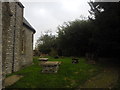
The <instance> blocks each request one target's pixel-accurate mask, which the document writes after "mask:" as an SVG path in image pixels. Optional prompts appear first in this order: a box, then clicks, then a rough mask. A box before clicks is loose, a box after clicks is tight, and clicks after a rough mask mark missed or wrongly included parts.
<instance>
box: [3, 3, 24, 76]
mask: <svg viewBox="0 0 120 90" xmlns="http://www.w3.org/2000/svg"><path fill="white" fill-rule="evenodd" d="M2 8H3V17H2V18H3V20H2V21H3V33H2V34H3V44H4V45H3V74H8V73H12V72H14V71H18V70H19V69H20V53H19V52H20V45H19V43H20V30H22V25H23V8H22V7H20V6H19V4H18V3H13V2H7V3H3V5H2ZM6 12H7V13H6Z"/></svg>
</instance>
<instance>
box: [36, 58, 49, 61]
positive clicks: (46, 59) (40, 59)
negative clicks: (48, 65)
mask: <svg viewBox="0 0 120 90" xmlns="http://www.w3.org/2000/svg"><path fill="white" fill-rule="evenodd" d="M38 60H39V61H48V58H39V59H38Z"/></svg>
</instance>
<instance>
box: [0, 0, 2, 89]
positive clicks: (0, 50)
mask: <svg viewBox="0 0 120 90" xmlns="http://www.w3.org/2000/svg"><path fill="white" fill-rule="evenodd" d="M1 89H2V2H1V1H0V90H1Z"/></svg>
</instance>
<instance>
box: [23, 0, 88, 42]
mask: <svg viewBox="0 0 120 90" xmlns="http://www.w3.org/2000/svg"><path fill="white" fill-rule="evenodd" d="M22 1H24V0H22ZM40 1H41V0H40ZM50 1H54V2H50ZM23 5H24V6H25V9H24V11H25V12H24V16H25V18H26V19H27V20H28V21H29V22H30V24H31V25H32V26H33V27H34V28H35V29H36V34H35V42H36V40H37V39H38V37H39V36H40V34H41V32H44V31H46V30H52V32H53V33H55V32H56V30H57V26H58V25H62V24H63V22H67V21H71V20H75V19H77V18H80V15H83V16H86V17H87V16H88V14H89V13H88V10H89V9H90V7H89V5H88V4H87V0H74V1H73V0H49V2H47V0H45V1H44V2H23Z"/></svg>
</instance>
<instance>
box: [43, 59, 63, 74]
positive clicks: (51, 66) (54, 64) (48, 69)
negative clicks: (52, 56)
mask: <svg viewBox="0 0 120 90" xmlns="http://www.w3.org/2000/svg"><path fill="white" fill-rule="evenodd" d="M60 64H61V62H59V61H47V62H44V63H42V64H41V66H42V73H57V71H58V69H59V66H60Z"/></svg>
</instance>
